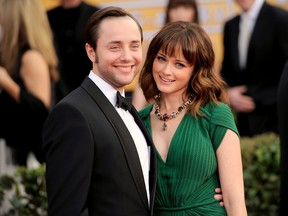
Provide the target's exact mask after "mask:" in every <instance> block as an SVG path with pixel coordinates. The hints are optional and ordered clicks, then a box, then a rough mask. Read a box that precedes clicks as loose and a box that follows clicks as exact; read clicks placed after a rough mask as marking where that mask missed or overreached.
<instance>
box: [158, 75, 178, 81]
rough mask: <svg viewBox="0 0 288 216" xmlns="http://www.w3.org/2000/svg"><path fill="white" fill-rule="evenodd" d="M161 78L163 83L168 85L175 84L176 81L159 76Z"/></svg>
mask: <svg viewBox="0 0 288 216" xmlns="http://www.w3.org/2000/svg"><path fill="white" fill-rule="evenodd" d="M159 77H160V79H161V80H162V81H163V82H166V83H167V82H168V83H172V82H175V80H169V79H165V78H164V77H162V76H159Z"/></svg>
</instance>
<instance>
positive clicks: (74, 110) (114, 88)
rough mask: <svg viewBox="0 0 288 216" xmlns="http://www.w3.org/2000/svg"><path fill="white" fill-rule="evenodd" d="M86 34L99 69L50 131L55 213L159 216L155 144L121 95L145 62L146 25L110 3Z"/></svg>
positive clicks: (46, 136) (61, 107)
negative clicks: (154, 214) (155, 208)
mask: <svg viewBox="0 0 288 216" xmlns="http://www.w3.org/2000/svg"><path fill="white" fill-rule="evenodd" d="M85 34H86V42H87V43H86V52H87V55H88V57H89V59H90V61H91V62H92V65H93V69H92V70H91V71H90V73H89V75H88V77H86V78H85V80H84V81H83V83H82V84H81V86H80V87H78V88H76V89H75V90H74V91H72V92H71V93H70V94H68V95H67V96H66V97H65V98H64V99H63V100H61V101H60V102H59V103H58V104H56V106H55V107H54V108H53V110H52V111H51V113H50V115H49V116H48V118H47V120H46V123H45V125H44V129H43V145H44V151H45V154H46V168H47V169H46V180H47V196H48V214H49V215H51V216H58V215H59V216H80V215H81V216H88V215H89V216H100V215H101V216H116V215H117V216H149V215H152V211H153V201H154V195H155V186H156V160H155V159H156V157H155V150H154V147H153V145H152V141H151V138H150V137H149V134H148V133H147V131H146V129H145V126H144V125H143V123H142V121H141V119H140V117H139V116H138V115H137V111H136V109H135V108H134V107H133V106H132V105H131V104H125V101H123V98H121V95H123V96H124V94H125V92H124V86H125V85H127V84H129V83H130V82H132V80H133V78H134V76H135V75H136V72H137V71H138V68H139V66H140V65H141V61H142V48H141V44H142V40H143V32H142V29H141V26H140V25H139V23H138V22H137V20H136V19H135V18H134V17H133V16H132V15H130V14H129V13H127V12H126V11H124V10H123V9H121V8H118V7H108V8H104V9H101V10H98V11H97V12H96V13H94V14H93V15H92V16H91V17H90V19H89V20H88V23H87V26H86V31H85ZM119 101H120V102H119ZM123 104H124V106H123V108H121V105H123Z"/></svg>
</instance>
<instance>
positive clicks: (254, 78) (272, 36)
mask: <svg viewBox="0 0 288 216" xmlns="http://www.w3.org/2000/svg"><path fill="white" fill-rule="evenodd" d="M236 2H237V3H238V4H239V6H240V8H241V9H242V12H241V14H240V15H237V16H235V17H234V18H232V19H231V20H229V21H227V22H226V23H225V26H224V58H223V64H222V72H221V73H222V75H223V76H224V78H225V80H226V81H227V83H228V85H229V89H228V94H229V99H230V105H231V107H232V108H233V109H234V111H235V112H236V113H237V126H238V129H239V132H240V135H242V136H253V135H256V134H261V133H265V132H268V131H273V132H276V133H277V132H278V121H277V103H276V98H277V97H276V96H277V87H278V83H279V79H280V76H281V74H282V71H283V67H284V64H285V62H286V60H287V59H288V12H287V11H285V10H283V9H280V8H278V7H275V6H272V5H270V4H268V3H267V2H265V1H264V0H236Z"/></svg>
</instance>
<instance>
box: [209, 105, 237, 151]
mask: <svg viewBox="0 0 288 216" xmlns="http://www.w3.org/2000/svg"><path fill="white" fill-rule="evenodd" d="M204 110H206V113H207V111H208V113H209V118H208V119H209V122H210V128H209V134H210V137H211V141H212V144H213V147H214V149H215V151H216V150H217V149H218V147H219V146H220V144H221V142H222V140H223V138H224V136H225V134H226V132H227V129H230V130H232V131H234V132H235V133H236V134H237V135H238V136H239V133H238V130H237V127H236V124H235V119H234V116H233V113H232V111H231V109H230V107H229V106H228V105H227V104H224V103H218V104H208V105H207V106H206V107H205V108H204ZM204 113H205V111H204Z"/></svg>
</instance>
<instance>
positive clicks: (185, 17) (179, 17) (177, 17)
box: [168, 5, 195, 22]
mask: <svg viewBox="0 0 288 216" xmlns="http://www.w3.org/2000/svg"><path fill="white" fill-rule="evenodd" d="M168 16H169V17H170V22H176V21H188V22H194V20H195V10H194V8H192V7H190V6H184V5H183V6H182V5H179V6H176V7H175V8H171V9H170V11H169V12H168Z"/></svg>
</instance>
